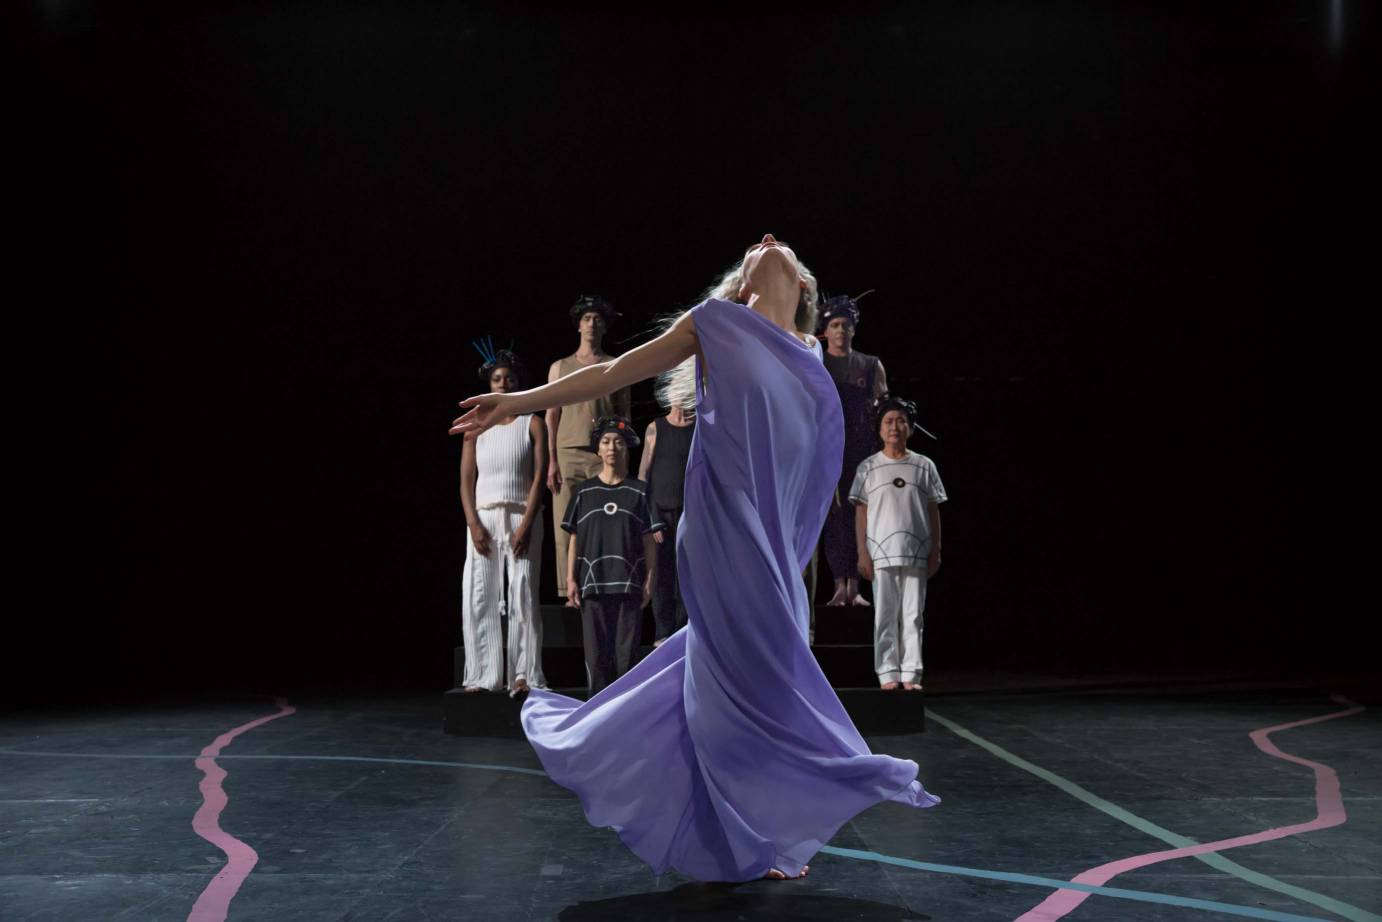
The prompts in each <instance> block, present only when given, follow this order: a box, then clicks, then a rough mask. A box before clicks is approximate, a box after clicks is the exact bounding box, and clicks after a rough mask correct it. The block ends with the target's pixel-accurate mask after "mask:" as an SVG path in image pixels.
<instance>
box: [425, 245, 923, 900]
mask: <svg viewBox="0 0 1382 922" xmlns="http://www.w3.org/2000/svg"><path fill="white" fill-rule="evenodd" d="M819 306H820V305H819V297H818V294H817V287H816V279H815V276H814V274H813V273H811V271H810V270H809V269H807V268H806V266H805V265H804V264H803V263H802V262H801V260H800V259H799V258H798V257H797V256H796V254H795V252H793V251H792V250H791V248H790V247H788V246H786V245H785V244H783V243H781V242H780V241H778V240H776V239H775V238H774V237H773V236H772V235H771V234H767V235H765V236H764V237H763V238H762V240H761V241H759V242H757V243H754V244H752V245H750V246H749V247H748V248H747V249H746V250H745V251H744V254H743V257H742V258H741V259H740V260H739V261H738V262H737V263H735V264H734V265H733V266H731V267H730V269H729V270H728V271H726V272H725V273H724V274H722V275H721V276H720V278H719V280H718V281H716V282H715V283H714V284H713V285H712V287H711V288H710V289H709V291H707V293H706V297H705V299H704V300H703V301H702V302H701V303H700V304H698V305H697V306H696V307H694V308H692V309H691V310H689V311H687V312H685V313H683V314H681V315H680V316H679V317H677V318H676V319H675V320H673V321H672V322H670V323H669V325H668V326H667V328H666V329H665V330H664V331H663V332H662V334H661V335H659V336H657V337H656V338H654V339H653V340H651V341H650V342H647V343H644V344H642V345H640V346H638V347H636V348H634V349H631V350H629V351H628V352H627V353H625V354H623V355H620V356H618V357H616V358H614V359H612V360H610V361H607V362H600V363H598V364H596V365H592V366H588V367H585V368H581V369H579V370H577V371H575V372H573V373H572V374H570V375H567V376H565V377H561V378H558V379H557V380H555V381H551V382H549V383H547V384H544V385H542V386H540V387H536V388H530V389H527V390H523V391H519V392H514V393H503V392H498V391H493V390H491V392H490V393H486V394H477V395H475V396H473V397H470V398H467V399H466V400H464V401H462V402H461V407H462V408H464V409H465V410H466V411H467V412H465V414H464V415H463V416H462V417H460V418H459V419H457V420H455V421H454V422H453V423H452V427H451V433H452V434H453V435H464V436H465V437H466V439H467V440H475V441H477V442H478V441H479V439H482V438H483V437H484V435H485V434H486V433H488V432H489V431H491V430H492V429H493V428H494V427H496V426H502V425H507V424H510V422H511V421H512V420H514V419H517V418H518V417H520V416H521V415H522V414H525V413H537V412H542V411H545V410H548V409H550V408H552V407H556V406H562V407H570V406H572V405H575V404H578V403H580V402H581V401H585V400H591V399H594V398H596V397H598V396H600V395H603V394H609V393H614V392H617V391H618V390H619V389H620V388H624V387H628V386H630V385H632V384H634V383H637V382H639V381H643V380H646V379H648V378H652V377H654V376H658V375H664V374H670V375H672V376H673V378H674V379H675V381H676V383H677V386H676V387H675V388H669V390H674V391H675V392H676V393H690V392H694V395H695V407H696V428H695V435H694V438H692V439H691V442H690V451H689V457H688V459H687V461H686V464H685V468H684V470H683V478H684V483H685V489H684V492H683V499H682V502H683V507H682V508H683V511H682V514H681V518H680V520H679V522H678V526H677V532H678V534H677V538H676V564H677V575H678V578H679V580H680V583H681V595H682V598H683V600H684V603H685V609H686V613H687V623H686V626H685V627H683V628H681V629H679V630H676V631H674V632H673V633H672V634H671V635H670V636H668V637H667V638H666V639H665V640H664V641H663V643H661V644H659V645H658V646H657V647H656V648H655V649H653V650H652V651H651V652H650V653H649V654H648V655H647V656H645V657H644V658H643V659H642V660H640V661H639V662H638V663H637V664H636V665H634V666H633V667H632V668H631V669H630V670H629V671H628V672H627V673H626V674H624V675H622V676H619V677H618V678H616V679H615V680H614V681H613V682H611V683H610V684H609V685H608V686H607V687H606V688H604V689H603V690H602V691H600V692H598V693H595V694H592V695H590V696H589V698H588V699H587V700H580V699H577V698H574V697H570V696H567V695H561V694H558V693H556V692H553V691H551V690H546V689H541V688H537V687H533V688H531V690H530V691H529V693H528V695H527V698H526V700H525V701H524V703H523V709H522V714H521V722H522V725H523V731H524V734H525V735H526V736H527V738H528V741H529V743H530V744H531V745H532V747H533V749H534V751H535V752H536V753H537V756H538V758H539V759H540V760H541V762H542V767H543V769H544V770H545V771H546V773H547V776H548V777H549V778H550V779H551V780H552V781H554V782H556V783H557V784H559V785H561V786H563V787H565V788H567V789H568V790H571V791H573V792H575V793H576V795H577V797H578V799H579V802H580V806H581V809H582V811H583V812H584V813H585V816H586V818H587V820H589V822H590V823H591V824H592V825H593V826H596V827H610V828H612V829H614V831H615V832H616V833H617V834H618V835H619V837H620V839H621V840H622V841H623V842H624V844H625V845H626V846H628V848H629V849H630V850H631V851H633V852H634V854H636V855H637V856H638V857H639V858H641V859H642V860H643V861H645V862H647V863H648V865H649V866H650V867H651V868H652V870H653V872H654V873H657V874H661V873H664V872H666V871H669V870H672V869H675V870H677V871H680V872H681V873H683V874H686V875H687V876H689V877H692V878H695V879H698V880H707V881H744V880H753V879H756V878H765V877H766V878H772V879H785V878H794V877H801V876H803V875H805V874H806V873H807V871H808V870H809V868H808V862H809V861H810V859H811V858H812V856H814V855H815V854H816V853H817V852H818V851H819V850H820V848H821V846H822V845H823V844H824V843H826V842H828V841H830V839H831V838H832V837H833V836H834V835H835V833H836V832H837V831H838V830H839V829H840V828H841V826H843V825H844V823H846V822H847V821H848V820H849V819H850V818H851V817H853V816H855V815H857V814H858V813H859V812H860V811H862V810H865V809H867V808H869V807H871V806H873V805H875V804H880V803H884V802H893V803H898V804H903V805H906V806H911V807H930V806H933V805H935V804H937V803H939V801H940V799H939V798H938V797H936V796H935V795H933V794H931V793H930V792H928V791H927V790H926V789H925V787H924V786H923V785H922V783H921V780H920V778H919V777H918V775H919V768H918V766H917V764H916V763H915V762H914V761H912V760H910V759H899V758H894V757H891V756H887V755H883V754H880V753H874V752H873V751H871V750H870V748H869V746H868V744H867V742H865V740H864V738H863V737H862V736H861V735H860V734H859V732H858V730H857V729H856V728H855V727H854V725H853V722H852V721H851V720H850V717H849V714H848V713H847V712H846V711H845V709H844V706H843V705H842V704H841V703H840V699H839V696H838V695H837V694H836V693H835V691H834V689H833V688H831V686H830V682H829V680H828V679H827V678H826V676H825V674H824V672H822V671H821V668H820V665H819V663H818V662H817V661H816V659H815V656H814V654H813V652H812V650H811V649H810V645H809V642H808V620H809V611H810V608H811V600H810V598H809V597H808V595H807V591H806V587H805V585H804V584H803V580H802V573H803V570H804V569H805V568H806V567H807V565H808V564H809V562H810V560H811V557H812V554H813V552H814V548H815V546H816V544H817V542H818V541H819V539H820V535H821V531H822V528H823V526H824V524H825V517H826V512H827V510H828V509H829V508H830V506H831V505H832V501H833V502H838V501H839V498H838V495H837V494H838V482H839V481H840V480H841V479H842V477H841V460H842V458H843V456H844V451H845V438H844V428H845V420H844V418H843V414H842V407H841V402H840V400H839V398H838V396H837V393H836V388H835V384H834V382H833V379H832V378H831V376H830V374H829V373H828V372H827V371H826V369H825V367H824V363H823V358H822V350H821V344H820V342H819V340H817V339H816V337H815V336H814V335H812V334H813V333H814V332H815V331H817V330H818V329H819V327H818V325H817V314H818V311H819ZM887 412H892V411H891V410H888V411H887ZM887 412H885V414H884V416H885V418H886V417H887ZM903 415H904V416H905V415H907V414H906V413H905V412H904V413H903ZM610 425H611V423H610V421H609V420H598V421H597V423H596V425H595V426H593V427H592V429H593V430H595V432H598V434H599V440H598V445H599V447H600V452H601V469H600V473H599V475H597V477H598V478H599V482H600V483H601V484H603V485H604V486H606V487H609V486H614V487H619V486H622V485H623V484H624V483H625V481H626V480H627V478H626V477H624V476H621V471H620V468H619V462H620V459H621V457H622V458H624V460H625V461H626V460H627V455H626V453H624V452H622V451H621V450H620V449H619V447H618V446H617V445H616V443H615V442H616V437H615V436H614V434H613V433H612V432H611V430H610V429H609V427H610ZM888 426H889V427H890V428H889V431H890V432H893V433H894V435H893V436H892V442H891V443H890V444H889V445H886V446H885V453H886V452H888V451H891V454H889V455H887V456H888V457H889V458H890V459H891V458H892V455H896V454H898V434H899V433H900V432H901V431H902V429H901V427H899V426H897V424H896V423H889V424H888ZM628 429H629V427H628V426H627V425H626V426H623V427H622V428H621V427H620V425H619V421H614V423H613V431H614V432H617V433H619V435H618V437H617V438H618V439H623V438H624V437H625V436H624V433H626V432H628ZM595 432H593V433H592V436H593V435H594V434H595ZM667 433H668V431H667V430H664V431H658V430H657V429H655V430H654V434H655V438H656V439H658V440H662V442H661V444H660V445H657V446H656V447H655V449H654V457H653V460H652V461H651V462H650V473H649V476H650V477H651V478H652V479H653V481H654V486H655V487H656V481H657V477H658V476H659V475H658V473H657V472H656V471H654V470H652V467H653V466H654V465H656V463H657V456H658V455H659V454H661V453H662V449H663V448H664V447H667V446H668V444H669V442H668V441H667V438H666V437H667ZM629 435H630V436H632V433H629ZM607 439H608V440H610V442H609V445H608V446H606V440H607ZM625 447H626V446H625ZM902 454H903V460H905V459H906V451H905V448H903V449H902ZM870 457H872V456H870ZM865 460H867V459H865ZM534 476H536V475H534ZM855 480H858V470H856V471H855ZM894 481H900V482H901V483H902V485H903V487H907V486H908V481H907V479H906V477H905V476H903V475H901V474H898V475H896V476H894ZM889 483H892V482H891V481H890V482H889ZM586 484H587V485H590V481H586ZM851 486H854V484H853V483H851ZM874 486H875V483H874V482H873V480H871V479H870V477H869V476H868V475H867V472H866V476H865V477H864V483H862V484H860V485H859V490H858V491H857V492H858V495H859V496H860V498H861V499H863V500H864V501H865V502H866V506H865V507H864V508H865V509H866V512H865V516H864V521H865V524H866V525H869V524H870V523H873V521H874V519H875V516H874V515H873V510H874V509H875V507H877V508H879V509H880V510H881V509H882V507H883V503H882V502H881V497H878V496H877V494H876V493H875V492H871V491H872V490H873V487H874ZM888 489H892V490H894V491H897V492H898V493H903V492H906V490H905V489H902V488H899V487H898V486H896V485H895V484H893V485H891V486H888ZM852 492H855V491H852ZM879 492H886V491H883V490H880V491H879ZM927 502H928V503H929V502H930V500H929V499H928V501H927ZM923 505H925V504H923ZM571 506H577V507H579V509H580V511H578V512H577V513H576V514H574V515H573V514H572V513H571V512H570V511H569V510H570V507H571ZM585 506H586V504H585V494H584V493H577V494H576V495H574V496H573V497H571V498H570V500H569V502H568V513H567V516H566V518H565V519H563V522H564V524H566V525H567V526H568V527H570V526H571V525H572V524H573V519H575V518H582V517H585V516H586V515H587V514H588V515H589V516H591V517H592V518H598V516H600V515H601V514H603V515H606V516H608V517H610V518H611V519H613V518H614V517H615V516H616V513H618V512H619V510H620V509H621V508H622V505H621V503H620V502H619V501H616V500H614V499H612V498H610V499H605V500H604V501H603V504H601V503H595V504H592V505H591V507H590V508H589V509H588V510H587V509H586V508H585ZM645 506H646V503H645ZM650 509H651V507H646V509H642V508H635V509H631V510H630V511H631V513H632V514H631V515H629V516H627V518H628V519H629V521H630V522H633V521H634V520H635V519H636V518H638V517H640V516H642V515H644V514H645V513H646V515H647V517H648V518H649V519H651V516H652V512H651V511H650ZM894 511H896V510H894ZM857 521H858V519H857V514H856V523H857ZM575 524H576V527H577V532H578V534H577V548H576V550H575V551H574V553H577V554H581V553H582V552H581V551H580V535H579V528H580V526H579V523H575ZM877 524H878V525H879V526H880V527H882V528H888V527H891V526H890V525H889V524H888V523H887V522H886V521H885V520H884V519H882V518H879V519H878V521H877ZM644 527H646V524H645V525H644ZM665 530H666V529H664V531H665ZM652 533H653V532H652V531H649V532H648V534H650V535H651V534H652ZM873 534H874V533H873V532H867V530H866V534H865V544H866V546H867V547H869V548H872V547H873V543H872V541H873V538H872V537H871V536H872V535H873ZM626 537H627V536H626ZM938 538H939V535H938V534H937V535H936V540H935V541H933V542H932V546H933V547H935V546H937V545H938V544H939V540H938ZM640 540H641V537H640ZM648 540H649V542H650V543H656V539H655V538H649V539H648ZM665 540H666V538H665V536H664V541H665ZM887 540H888V535H886V534H882V535H881V544H883V545H886V544H887ZM909 550H910V549H909ZM570 553H572V552H568V554H570ZM929 553H931V552H928V554H929ZM908 559H913V558H911V557H909V558H908ZM937 559H938V557H937ZM570 573H571V570H570V568H569V566H568V574H570ZM653 575H655V574H653V573H652V572H649V573H648V574H647V576H646V577H645V579H646V582H645V584H644V585H645V589H644V591H645V593H647V592H648V591H649V589H650V587H651V584H652V582H653V580H652V579H651V578H648V577H652V576H653ZM610 578H613V577H610ZM595 580H596V581H597V582H599V581H601V580H602V578H601V577H599V576H596V577H595ZM633 581H634V576H633V574H629V575H628V576H626V578H625V583H626V584H628V583H632V582H633ZM569 588H571V587H569V586H568V589H569ZM577 588H583V586H580V587H577ZM846 588H848V587H846ZM583 615H584V606H583Z"/></svg>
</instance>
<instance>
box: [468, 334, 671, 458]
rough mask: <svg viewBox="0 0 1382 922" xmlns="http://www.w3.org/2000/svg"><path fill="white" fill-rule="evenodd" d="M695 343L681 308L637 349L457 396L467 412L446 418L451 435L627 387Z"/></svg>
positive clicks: (474, 431) (663, 368)
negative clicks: (506, 390)
mask: <svg viewBox="0 0 1382 922" xmlns="http://www.w3.org/2000/svg"><path fill="white" fill-rule="evenodd" d="M696 345H697V341H696V328H695V326H694V325H693V323H692V320H691V314H690V312H687V313H685V314H682V315H681V317H680V318H678V320H677V322H676V323H674V324H672V325H671V327H669V328H668V329H667V332H665V333H663V334H662V335H661V336H659V337H658V338H657V339H654V340H653V341H652V342H648V343H644V344H643V345H641V346H639V347H638V348H637V349H630V350H629V351H628V352H625V353H624V354H623V355H621V356H619V357H618V358H616V359H612V360H611V361H608V362H601V363H599V364H598V365H590V366H588V367H586V368H582V369H581V370H580V371H577V372H575V373H574V374H569V375H567V376H566V377H564V378H561V379H559V380H557V381H551V382H549V383H547V384H544V385H542V386H541V387H535V388H533V389H532V390H527V391H516V392H514V393H512V394H479V395H477V396H475V397H468V398H466V399H465V400H462V401H461V408H462V409H469V410H470V412H469V413H466V414H465V415H464V416H461V417H459V418H457V419H456V420H455V421H454V422H452V423H451V435H464V436H465V437H466V438H468V439H471V438H474V437H475V436H477V435H479V434H480V433H481V432H484V431H485V430H486V429H488V428H489V427H490V426H492V425H493V424H494V423H495V421H496V420H500V419H503V418H505V417H506V416H513V415H516V414H519V413H537V412H540V411H542V410H546V409H548V408H549V407H560V406H566V405H568V404H573V403H581V402H582V401H586V400H593V399H594V398H596V397H603V396H604V395H606V394H611V393H613V392H614V391H617V390H619V389H620V388H621V387H629V386H630V385H633V384H637V383H638V382H639V381H642V380H643V379H645V378H651V377H652V376H653V375H657V374H661V373H662V372H664V371H667V370H668V369H669V368H675V367H676V366H677V365H679V364H681V363H682V362H683V361H684V360H686V359H687V358H689V357H690V356H692V355H694V354H695V352H696Z"/></svg>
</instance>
